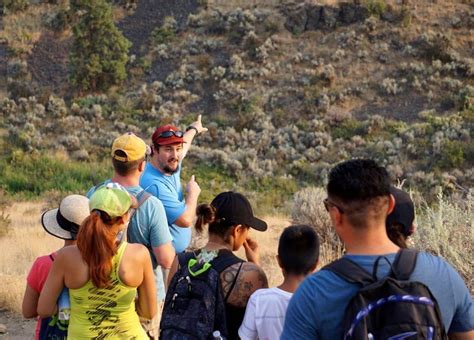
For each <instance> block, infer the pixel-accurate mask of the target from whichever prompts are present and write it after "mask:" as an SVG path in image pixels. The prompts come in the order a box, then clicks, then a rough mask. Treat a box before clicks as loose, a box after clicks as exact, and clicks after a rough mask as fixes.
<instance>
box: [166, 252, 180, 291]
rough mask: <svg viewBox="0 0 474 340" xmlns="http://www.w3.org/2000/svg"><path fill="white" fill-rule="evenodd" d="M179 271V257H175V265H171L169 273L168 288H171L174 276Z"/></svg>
mask: <svg viewBox="0 0 474 340" xmlns="http://www.w3.org/2000/svg"><path fill="white" fill-rule="evenodd" d="M177 271H178V256H175V258H174V261H173V264H172V265H171V268H170V271H169V273H168V280H167V281H168V283H167V285H166V286H167V287H169V286H170V283H171V280H172V279H173V276H174V274H176V272H177Z"/></svg>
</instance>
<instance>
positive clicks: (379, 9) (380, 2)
mask: <svg viewBox="0 0 474 340" xmlns="http://www.w3.org/2000/svg"><path fill="white" fill-rule="evenodd" d="M365 6H366V7H367V10H368V11H369V14H370V15H373V16H378V17H380V16H381V15H382V14H383V13H385V11H386V10H387V3H386V2H385V0H366V2H365Z"/></svg>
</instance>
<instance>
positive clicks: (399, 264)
mask: <svg viewBox="0 0 474 340" xmlns="http://www.w3.org/2000/svg"><path fill="white" fill-rule="evenodd" d="M417 256H418V251H417V250H416V249H408V248H401V249H400V250H399V251H398V254H397V257H396V258H395V260H394V261H393V266H392V274H391V276H392V277H393V278H395V279H397V280H401V281H407V280H409V279H410V276H411V273H413V270H414V269H415V266H416V259H417Z"/></svg>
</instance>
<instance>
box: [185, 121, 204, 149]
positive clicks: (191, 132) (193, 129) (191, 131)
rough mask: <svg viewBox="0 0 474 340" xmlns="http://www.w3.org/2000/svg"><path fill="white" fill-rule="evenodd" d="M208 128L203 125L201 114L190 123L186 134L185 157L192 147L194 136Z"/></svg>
mask: <svg viewBox="0 0 474 340" xmlns="http://www.w3.org/2000/svg"><path fill="white" fill-rule="evenodd" d="M206 131H207V128H205V127H203V126H202V123H201V115H199V116H198V118H197V120H196V121H195V122H193V123H191V125H189V127H188V129H187V131H186V133H185V134H184V137H183V138H184V141H185V142H186V143H184V145H183V158H184V157H185V156H186V154H187V153H188V151H189V148H190V147H191V143H192V142H193V139H194V137H196V135H197V134H199V133H203V132H206Z"/></svg>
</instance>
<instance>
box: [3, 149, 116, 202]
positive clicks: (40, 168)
mask: <svg viewBox="0 0 474 340" xmlns="http://www.w3.org/2000/svg"><path fill="white" fill-rule="evenodd" d="M111 169H112V166H111V165H110V164H108V162H103V163H86V162H76V161H70V160H64V159H61V158H58V157H52V156H46V155H44V154H31V153H23V152H21V151H15V152H13V155H12V156H11V157H8V158H6V157H5V158H0V173H1V174H2V176H1V177H0V187H2V188H3V189H4V190H5V191H6V192H7V193H9V194H14V195H16V196H17V195H20V196H22V197H25V198H32V197H35V196H40V195H43V194H44V193H46V192H48V191H60V192H64V193H85V192H86V191H87V189H88V188H90V187H91V186H92V185H94V184H97V183H99V182H100V181H101V180H104V179H106V178H108V177H109V176H110V175H111V172H112V170H111Z"/></svg>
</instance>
